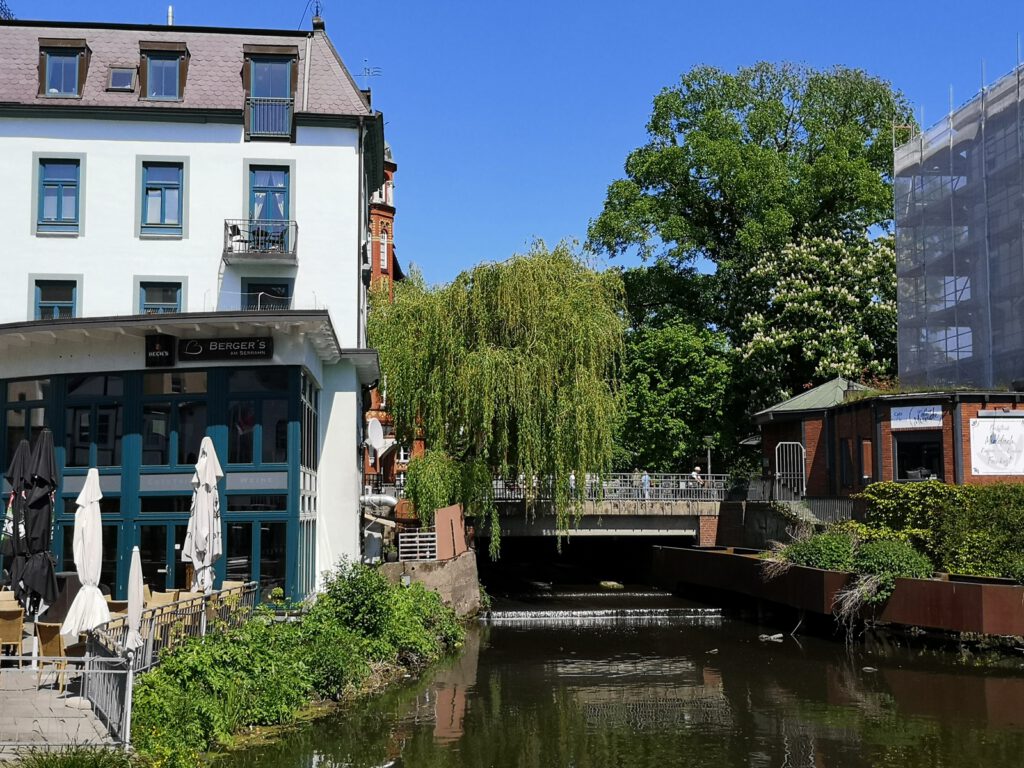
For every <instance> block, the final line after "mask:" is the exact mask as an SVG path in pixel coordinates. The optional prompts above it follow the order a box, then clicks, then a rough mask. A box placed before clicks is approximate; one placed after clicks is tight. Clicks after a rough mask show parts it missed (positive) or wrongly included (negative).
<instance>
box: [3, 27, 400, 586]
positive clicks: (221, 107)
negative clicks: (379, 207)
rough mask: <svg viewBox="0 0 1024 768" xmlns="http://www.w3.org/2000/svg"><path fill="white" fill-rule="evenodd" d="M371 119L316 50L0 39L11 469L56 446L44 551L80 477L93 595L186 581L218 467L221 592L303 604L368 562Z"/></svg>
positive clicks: (42, 33)
mask: <svg viewBox="0 0 1024 768" xmlns="http://www.w3.org/2000/svg"><path fill="white" fill-rule="evenodd" d="M383 163H384V137H383V120H382V117H381V115H380V113H378V112H375V111H373V110H372V109H371V107H370V104H369V99H368V97H367V95H366V94H364V93H362V92H360V90H359V89H358V88H357V87H356V85H355V83H354V82H353V80H352V78H351V76H350V75H349V73H348V71H347V70H346V69H345V66H344V64H343V63H342V62H341V59H340V58H339V57H338V54H337V52H336V51H335V49H334V47H333V46H332V45H331V42H330V40H329V39H328V38H327V35H326V33H325V30H324V25H323V22H322V21H320V20H319V19H315V20H314V24H313V30H312V31H301V32H292V31H266V30H239V29H211V28H203V27H184V26H181V27H178V26H166V27H165V26H133V25H122V24H77V23H76V24H71V23H56V22H31V21H13V22H2V23H0V179H2V180H3V183H0V229H2V231H3V233H4V236H3V238H2V239H0V261H2V264H3V272H2V274H3V279H2V280H0V431H2V433H3V436H4V439H3V440H2V441H0V465H2V466H3V467H6V466H7V463H8V461H9V460H10V457H11V454H12V453H13V450H14V448H15V446H16V445H17V443H18V441H19V440H21V439H22V438H26V439H28V440H29V441H32V440H34V438H35V436H36V434H37V433H38V430H39V429H40V428H42V427H43V426H46V427H49V428H50V429H51V430H53V433H54V440H55V444H56V446H57V454H58V455H57V459H58V463H59V464H60V466H61V467H62V484H61V489H60V493H59V498H58V501H57V517H56V528H55V535H54V551H55V554H56V555H57V557H58V558H59V559H60V558H63V560H64V562H65V564H66V565H67V566H70V563H71V551H70V532H71V525H70V524H71V522H72V520H73V513H74V509H75V507H74V499H75V496H76V494H77V492H78V490H79V489H80V488H81V486H82V483H83V481H84V477H85V472H86V470H87V469H88V467H89V466H97V467H98V468H99V471H100V475H101V484H102V487H103V492H104V494H105V498H104V501H103V503H102V508H103V517H104V525H105V528H104V531H105V558H106V559H107V562H106V563H105V565H104V573H103V581H104V582H105V583H107V584H109V585H110V586H111V587H113V588H114V589H115V591H120V589H121V588H123V584H124V581H125V578H126V576H127V562H128V553H129V552H130V551H131V547H132V546H133V545H135V544H138V545H140V547H141V549H142V553H143V562H144V571H145V573H146V578H147V581H148V582H149V583H150V584H151V585H152V586H154V587H156V588H164V587H187V583H186V579H187V574H186V572H185V566H184V565H183V564H182V563H181V562H180V551H179V549H180V545H181V543H182V540H183V538H184V532H185V524H186V521H187V513H188V504H189V490H190V485H189V481H190V478H191V473H192V468H191V465H192V463H194V461H195V453H196V452H197V451H198V446H199V441H200V439H201V438H202V436H203V435H205V434H209V435H210V436H211V437H212V438H213V440H214V443H215V445H216V448H217V451H218V454H219V456H220V460H221V463H222V465H223V467H224V469H225V474H226V477H225V480H224V482H223V485H222V489H221V490H222V517H223V521H224V547H225V556H224V558H222V560H221V562H220V563H219V564H218V571H219V575H220V576H221V577H222V578H228V579H243V578H244V579H249V578H253V579H257V580H259V581H260V582H261V583H262V584H263V586H264V587H265V588H268V589H269V588H272V587H276V586H280V587H284V588H285V590H286V591H287V592H288V593H289V594H291V595H293V596H300V595H303V594H305V593H307V592H308V591H310V590H311V589H312V588H313V586H314V584H315V579H316V575H317V574H318V573H320V572H321V571H322V570H324V569H325V568H328V567H330V566H331V565H332V564H333V563H334V562H336V561H337V560H338V558H340V557H343V556H348V557H357V556H358V554H359V546H360V544H359V540H360V537H359V509H358V497H359V493H360V488H361V487H362V482H361V471H362V470H361V466H360V464H361V451H360V448H359V443H360V441H361V426H360V424H361V414H362V411H363V398H364V397H365V391H366V387H367V386H368V385H369V384H371V383H372V382H373V381H374V380H375V379H376V378H377V358H376V354H375V353H374V352H373V351H372V350H368V349H366V340H365V307H366V301H365V299H366V284H367V283H368V280H369V269H370V267H369V264H368V263H367V262H366V258H365V253H366V248H365V243H366V239H367V203H368V198H369V192H368V191H372V190H374V189H376V188H378V187H380V186H381V184H382V183H383V180H384V175H383V174H384V170H383Z"/></svg>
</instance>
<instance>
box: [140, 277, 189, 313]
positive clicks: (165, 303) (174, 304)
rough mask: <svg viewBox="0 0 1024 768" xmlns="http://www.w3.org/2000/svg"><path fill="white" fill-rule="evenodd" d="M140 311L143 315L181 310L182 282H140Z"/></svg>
mask: <svg viewBox="0 0 1024 768" xmlns="http://www.w3.org/2000/svg"><path fill="white" fill-rule="evenodd" d="M139 312H140V313H141V314H143V315H163V314H167V313H169V312H181V283H139Z"/></svg>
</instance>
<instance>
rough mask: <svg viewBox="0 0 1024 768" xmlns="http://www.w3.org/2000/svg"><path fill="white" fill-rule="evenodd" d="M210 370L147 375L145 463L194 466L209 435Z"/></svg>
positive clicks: (144, 404) (145, 378) (144, 412)
mask: <svg viewBox="0 0 1024 768" xmlns="http://www.w3.org/2000/svg"><path fill="white" fill-rule="evenodd" d="M206 390H207V384H206V372H205V371H189V372H187V373H186V372H180V373H177V372H176V373H170V372H162V373H147V374H145V375H144V376H143V387H142V391H143V398H144V399H143V405H142V464H143V465H144V466H183V467H191V466H193V465H194V464H195V463H196V461H197V460H198V454H199V444H200V443H201V442H202V439H203V437H204V436H205V435H206V427H207V400H206Z"/></svg>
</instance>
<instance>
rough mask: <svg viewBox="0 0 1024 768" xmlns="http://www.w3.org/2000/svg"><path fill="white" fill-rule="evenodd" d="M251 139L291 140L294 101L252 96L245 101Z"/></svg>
mask: <svg viewBox="0 0 1024 768" xmlns="http://www.w3.org/2000/svg"><path fill="white" fill-rule="evenodd" d="M245 109H246V111H247V113H248V118H249V130H248V134H249V138H250V139H290V138H291V136H292V100H291V99H272V98H267V97H261V96H250V97H249V98H247V99H246V100H245Z"/></svg>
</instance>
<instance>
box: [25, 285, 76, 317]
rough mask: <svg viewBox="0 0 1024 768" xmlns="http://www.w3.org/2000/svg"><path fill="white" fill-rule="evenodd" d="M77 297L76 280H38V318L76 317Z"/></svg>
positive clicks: (36, 313) (36, 312)
mask: <svg viewBox="0 0 1024 768" xmlns="http://www.w3.org/2000/svg"><path fill="white" fill-rule="evenodd" d="M77 298H78V283H76V282H75V281H74V280H36V310H35V318H36V320H58V319H61V318H67V317H75V316H76V315H77V311H76V309H77V307H76V302H77Z"/></svg>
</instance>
